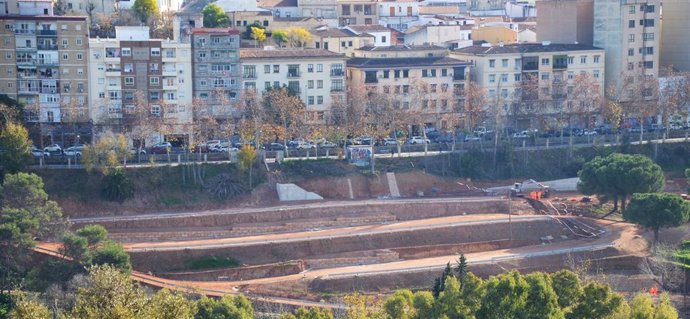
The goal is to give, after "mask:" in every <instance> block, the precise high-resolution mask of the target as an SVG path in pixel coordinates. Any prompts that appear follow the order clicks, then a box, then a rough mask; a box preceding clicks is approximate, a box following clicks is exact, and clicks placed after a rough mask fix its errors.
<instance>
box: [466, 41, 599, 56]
mask: <svg viewBox="0 0 690 319" xmlns="http://www.w3.org/2000/svg"><path fill="white" fill-rule="evenodd" d="M588 50H602V49H600V48H597V47H593V46H591V45H585V44H574V43H550V44H548V45H544V44H542V43H517V44H505V45H503V46H500V45H494V46H491V47H485V46H481V45H474V46H471V47H465V48H460V49H457V50H455V51H453V52H455V53H464V54H474V55H491V54H511V53H538V52H565V51H588Z"/></svg>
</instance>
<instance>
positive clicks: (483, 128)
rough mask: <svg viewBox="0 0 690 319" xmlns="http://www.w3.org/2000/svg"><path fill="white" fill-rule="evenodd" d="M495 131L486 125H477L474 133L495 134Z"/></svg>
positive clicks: (479, 134)
mask: <svg viewBox="0 0 690 319" xmlns="http://www.w3.org/2000/svg"><path fill="white" fill-rule="evenodd" d="M493 132H494V131H492V130H489V129H487V128H486V127H484V126H480V127H477V128H476V129H474V132H473V133H474V135H476V136H484V135H489V134H493Z"/></svg>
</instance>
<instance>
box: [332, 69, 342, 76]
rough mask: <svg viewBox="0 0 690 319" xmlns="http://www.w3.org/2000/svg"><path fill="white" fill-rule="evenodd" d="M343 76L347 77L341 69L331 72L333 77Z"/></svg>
mask: <svg viewBox="0 0 690 319" xmlns="http://www.w3.org/2000/svg"><path fill="white" fill-rule="evenodd" d="M343 75H345V71H343V70H341V69H335V70H331V76H343Z"/></svg>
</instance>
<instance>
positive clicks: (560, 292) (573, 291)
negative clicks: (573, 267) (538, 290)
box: [551, 270, 582, 309]
mask: <svg viewBox="0 0 690 319" xmlns="http://www.w3.org/2000/svg"><path fill="white" fill-rule="evenodd" d="M551 285H552V286H553V290H554V292H555V293H556V296H557V297H558V305H559V306H560V307H561V308H563V309H568V308H569V307H571V306H572V305H574V304H575V303H576V302H577V300H578V299H579V298H580V296H582V287H581V286H580V278H578V277H577V275H576V274H575V273H574V272H572V271H568V270H561V271H558V272H555V273H553V274H551Z"/></svg>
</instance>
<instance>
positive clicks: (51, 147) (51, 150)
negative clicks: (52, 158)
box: [43, 144, 62, 153]
mask: <svg viewBox="0 0 690 319" xmlns="http://www.w3.org/2000/svg"><path fill="white" fill-rule="evenodd" d="M43 151H44V152H49V153H58V152H59V153H62V147H60V145H57V144H52V145H49V146H46V147H45V148H44V149H43Z"/></svg>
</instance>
